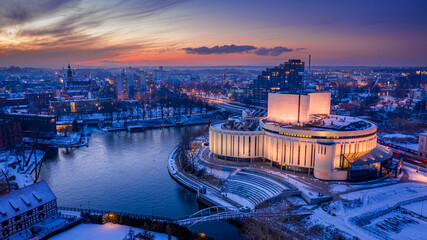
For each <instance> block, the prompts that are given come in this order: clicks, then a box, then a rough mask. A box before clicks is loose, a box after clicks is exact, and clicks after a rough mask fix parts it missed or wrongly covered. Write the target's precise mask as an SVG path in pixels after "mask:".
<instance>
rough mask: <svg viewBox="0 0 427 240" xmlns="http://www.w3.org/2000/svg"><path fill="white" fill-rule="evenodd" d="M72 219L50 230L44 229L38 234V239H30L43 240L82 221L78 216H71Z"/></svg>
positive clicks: (32, 239)
mask: <svg viewBox="0 0 427 240" xmlns="http://www.w3.org/2000/svg"><path fill="white" fill-rule="evenodd" d="M62 216H64V215H63V214H61V217H62ZM67 216H70V215H67ZM70 217H72V218H70V220H71V221H69V222H62V223H59V224H57V225H55V226H52V227H50V228H46V229H43V230H42V231H40V232H38V233H37V236H36V237H33V238H30V239H31V240H39V239H43V238H45V237H46V236H48V235H49V234H52V233H53V232H55V231H58V230H60V229H63V228H66V227H68V226H71V225H73V224H78V223H77V222H78V221H81V218H78V217H76V216H70Z"/></svg>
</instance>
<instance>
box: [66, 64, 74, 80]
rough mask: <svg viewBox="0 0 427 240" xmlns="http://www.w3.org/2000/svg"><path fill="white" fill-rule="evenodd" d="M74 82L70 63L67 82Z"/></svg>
mask: <svg viewBox="0 0 427 240" xmlns="http://www.w3.org/2000/svg"><path fill="white" fill-rule="evenodd" d="M71 81H73V72H72V71H71V66H70V62H68V71H67V82H71Z"/></svg>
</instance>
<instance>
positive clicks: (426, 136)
mask: <svg viewBox="0 0 427 240" xmlns="http://www.w3.org/2000/svg"><path fill="white" fill-rule="evenodd" d="M418 157H419V158H421V159H427V132H424V133H421V134H420V139H419V142H418Z"/></svg>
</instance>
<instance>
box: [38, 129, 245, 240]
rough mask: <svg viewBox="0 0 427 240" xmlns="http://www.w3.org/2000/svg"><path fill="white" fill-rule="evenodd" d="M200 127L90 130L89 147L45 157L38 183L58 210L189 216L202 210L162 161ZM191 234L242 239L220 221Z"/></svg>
mask: <svg viewBox="0 0 427 240" xmlns="http://www.w3.org/2000/svg"><path fill="white" fill-rule="evenodd" d="M203 127H204V126H192V127H183V128H166V129H153V130H146V131H144V132H140V133H128V132H117V133H106V132H103V131H101V130H98V129H95V128H93V129H91V130H92V136H91V138H90V143H89V146H88V147H82V148H78V149H74V150H70V151H67V150H65V149H59V150H58V151H57V152H52V153H49V154H48V155H47V157H46V158H45V161H44V162H43V165H42V170H41V176H40V179H41V180H45V181H46V182H47V183H48V184H49V186H50V187H51V188H52V190H53V192H54V193H55V195H56V196H57V198H58V199H57V201H58V205H59V206H64V207H82V208H91V209H100V210H112V211H122V212H131V213H140V214H153V215H157V216H167V217H181V216H188V215H190V214H192V213H194V212H196V211H198V210H199V209H201V208H203V207H204V206H201V205H200V204H199V203H198V202H197V201H196V196H195V194H194V193H193V192H191V191H189V190H187V189H186V188H184V187H182V186H181V185H179V184H178V183H177V182H175V181H174V180H173V179H172V178H171V177H170V175H169V173H168V171H167V159H168V156H169V154H170V152H172V150H173V149H174V148H175V146H176V145H177V144H178V143H179V142H180V140H181V134H182V133H184V132H185V131H188V130H197V129H201V128H203ZM191 230H193V231H198V232H203V233H206V234H207V235H208V236H211V237H213V238H215V239H220V240H221V239H244V238H243V237H242V236H241V235H239V233H238V228H237V227H236V226H234V225H232V224H230V223H228V222H225V221H219V222H211V223H203V224H197V225H195V226H193V227H192V228H191Z"/></svg>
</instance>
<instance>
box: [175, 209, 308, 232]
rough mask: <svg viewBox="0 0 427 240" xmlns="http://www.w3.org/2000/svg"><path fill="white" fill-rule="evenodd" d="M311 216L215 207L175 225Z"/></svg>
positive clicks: (305, 211)
mask: <svg viewBox="0 0 427 240" xmlns="http://www.w3.org/2000/svg"><path fill="white" fill-rule="evenodd" d="M310 214H311V211H308V210H294V211H291V212H263V211H259V210H249V209H248V211H241V210H239V209H237V208H234V207H226V206H215V207H210V208H205V209H202V210H200V211H198V212H196V213H194V214H192V215H190V216H188V217H185V218H180V219H176V220H175V223H177V224H179V225H185V226H188V227H191V226H193V225H194V224H197V223H202V222H211V221H219V220H231V219H243V218H248V217H256V218H271V217H283V216H301V217H305V216H308V215H310Z"/></svg>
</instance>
